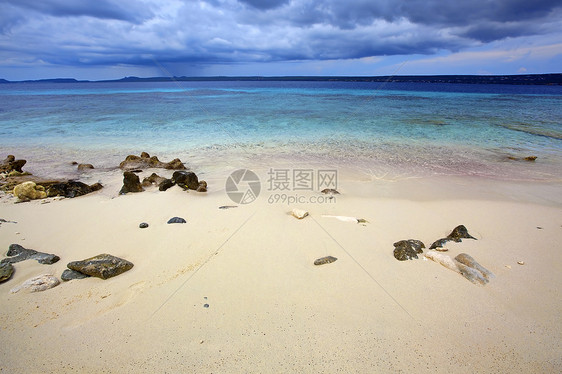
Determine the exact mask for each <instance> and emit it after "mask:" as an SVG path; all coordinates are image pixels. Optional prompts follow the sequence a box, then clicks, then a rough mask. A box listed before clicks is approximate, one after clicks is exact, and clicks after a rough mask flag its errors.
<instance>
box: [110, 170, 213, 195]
mask: <svg viewBox="0 0 562 374" xmlns="http://www.w3.org/2000/svg"><path fill="white" fill-rule="evenodd" d="M176 185H177V186H180V187H181V188H183V189H184V190H186V191H187V190H194V191H197V192H207V182H205V181H203V180H202V181H200V180H199V178H198V177H197V175H196V174H195V173H194V172H192V171H185V170H179V171H175V172H174V174H173V175H172V178H170V179H167V178H164V177H161V176H159V175H158V174H156V173H152V175H151V176H149V177H146V178H144V179H143V181H142V183H141V181H140V178H139V177H138V176H137V175H136V174H135V173H134V172H132V171H125V172H124V173H123V187H122V188H121V191H120V192H119V193H120V194H126V193H128V192H142V191H144V187H150V186H158V189H159V190H160V191H166V190H168V189H169V188H171V187H173V186H176Z"/></svg>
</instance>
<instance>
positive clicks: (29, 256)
mask: <svg viewBox="0 0 562 374" xmlns="http://www.w3.org/2000/svg"><path fill="white" fill-rule="evenodd" d="M6 256H8V257H7V258H4V259H2V261H0V263H11V264H15V263H16V262H20V261H25V260H37V262H39V263H40V264H46V265H51V264H54V263H55V262H57V261H58V260H60V257H59V256H57V255H54V254H49V253H44V252H37V251H36V250H33V249H26V248H24V247H22V246H21V245H19V244H10V247H9V249H8V253H6Z"/></svg>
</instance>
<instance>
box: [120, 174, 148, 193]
mask: <svg viewBox="0 0 562 374" xmlns="http://www.w3.org/2000/svg"><path fill="white" fill-rule="evenodd" d="M142 191H144V189H143V188H142V185H141V182H140V179H139V176H138V175H136V174H135V173H132V172H130V171H126V172H124V173H123V187H121V191H119V193H120V194H121V195H123V194H126V193H127V192H142Z"/></svg>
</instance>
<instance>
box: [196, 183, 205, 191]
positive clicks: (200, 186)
mask: <svg viewBox="0 0 562 374" xmlns="http://www.w3.org/2000/svg"><path fill="white" fill-rule="evenodd" d="M203 182H205V181H203ZM196 191H197V192H207V183H206V182H205V183H204V184H203V183H201V182H199V187H197V190H196Z"/></svg>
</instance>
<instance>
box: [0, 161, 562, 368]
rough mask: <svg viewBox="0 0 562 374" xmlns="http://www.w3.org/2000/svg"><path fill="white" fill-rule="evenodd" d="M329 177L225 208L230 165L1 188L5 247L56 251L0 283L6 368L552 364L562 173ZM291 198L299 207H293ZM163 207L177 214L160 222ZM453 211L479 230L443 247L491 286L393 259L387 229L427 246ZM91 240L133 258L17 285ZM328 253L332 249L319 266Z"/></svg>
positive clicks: (100, 248)
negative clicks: (152, 179)
mask: <svg viewBox="0 0 562 374" xmlns="http://www.w3.org/2000/svg"><path fill="white" fill-rule="evenodd" d="M153 171H155V170H145V171H143V173H142V176H144V175H150V173H152V172H153ZM156 172H159V173H162V171H161V170H156ZM266 172H267V171H266V170H259V171H258V175H265V174H264V173H266ZM339 175H340V180H339V183H338V190H339V191H340V192H341V194H340V195H336V196H335V197H334V199H332V200H330V201H329V202H327V203H322V204H319V203H316V204H313V203H303V204H293V205H288V204H286V203H285V204H283V203H271V201H270V202H268V199H267V195H268V194H270V191H265V190H263V191H262V196H260V197H259V198H258V199H257V200H256V201H254V202H253V203H251V204H246V205H240V206H238V207H237V208H231V209H218V208H219V206H224V205H236V204H233V202H232V201H230V199H229V198H228V196H227V194H226V193H225V179H226V177H227V174H224V172H221V173H218V172H217V173H216V174H214V175H207V176H206V180H207V182H208V184H209V191H208V192H207V193H197V192H194V191H189V192H185V191H183V190H182V189H180V188H179V187H177V186H175V187H173V188H171V189H169V190H168V191H165V192H161V191H158V189H157V188H148V189H147V190H146V191H144V192H142V193H136V194H135V193H129V194H127V195H121V196H120V195H118V191H119V188H120V187H121V184H122V182H121V180H122V175H121V173H120V172H115V173H113V174H111V178H110V179H108V180H104V181H102V183H104V186H105V188H104V189H103V190H101V191H98V192H94V193H92V194H89V195H86V196H82V197H78V198H74V199H63V200H52V201H50V202H49V203H44V202H42V201H40V200H36V201H31V202H27V203H20V204H14V202H15V199H14V198H10V197H9V196H7V195H4V196H3V197H2V199H1V200H0V218H3V219H5V220H7V221H13V222H17V223H13V222H5V223H2V224H1V226H0V247H1V248H2V251H3V255H5V253H6V251H7V249H8V246H9V245H10V244H12V243H17V244H20V245H22V246H24V247H26V248H31V249H35V250H38V251H42V252H47V253H55V254H57V255H58V256H60V258H61V260H60V261H59V262H57V263H55V264H53V265H42V264H39V263H37V262H36V261H33V260H27V261H23V262H20V263H17V264H15V265H14V267H15V269H16V271H15V273H14V275H13V276H12V278H11V279H10V280H9V281H7V282H4V283H2V284H0V300H1V301H0V303H1V305H2V313H1V314H0V318H1V322H0V337H1V339H2V348H1V349H0V362H2V364H1V369H0V371H2V372H6V373H78V372H79V373H149V372H158V373H187V372H201V373H320V372H323V373H336V372H340V373H355V372H357V373H375V372H379V373H395V372H427V373H430V372H431V373H435V372H439V373H448V372H473V373H476V372H479V373H498V372H501V373H508V372H517V371H519V372H527V373H546V372H558V371H559V370H560V367H562V360H561V358H560V357H561V355H560V352H561V342H562V320H561V317H560V310H561V308H562V297H561V295H560V286H561V285H562V275H561V274H562V262H561V261H560V253H559V248H558V247H559V246H558V245H557V243H559V242H560V241H562V188H561V185H560V183H559V182H550V183H547V182H544V183H543V182H533V183H530V182H529V183H523V182H520V183H518V182H506V181H494V180H491V179H483V178H466V177H465V178H461V177H441V178H413V179H403V180H382V179H376V178H372V177H371V178H370V177H368V176H358V175H357V174H355V173H354V172H352V171H350V172H346V171H340V174H339ZM105 177H106V178H107V175H105ZM300 195H302V196H304V197H306V199H309V198H310V197H312V196H318V195H319V194H318V193H315V192H302V193H300ZM48 201H49V200H48ZM307 201H309V200H307ZM295 207H296V208H302V209H305V210H307V211H308V212H309V216H308V217H305V218H304V219H302V220H297V219H295V218H294V217H292V216H291V215H289V214H288V212H289V211H290V210H291V209H292V208H295ZM325 215H328V216H329V215H332V216H334V215H336V216H337V215H341V216H350V217H357V218H363V219H365V220H367V221H368V222H367V223H364V224H358V223H353V222H344V221H340V220H337V219H333V218H330V217H323V216H325ZM174 216H179V217H183V218H185V219H186V221H187V223H185V224H166V222H167V221H168V219H169V218H171V217H174ZM141 222H147V223H149V225H150V226H149V227H148V228H146V229H140V228H139V223H141ZM460 224H463V225H465V226H466V227H467V229H468V231H469V232H470V234H471V235H473V236H474V237H476V238H477V240H470V239H464V240H463V241H462V242H461V243H454V242H449V243H448V244H447V245H446V247H447V248H448V249H449V252H447V254H449V255H451V257H454V256H456V255H457V254H459V253H463V252H464V253H468V254H470V255H471V256H472V257H474V258H475V259H476V260H477V261H478V262H479V263H480V264H481V265H483V266H484V267H486V268H487V269H489V270H490V271H491V272H492V273H493V274H494V275H495V277H494V278H492V279H491V280H490V282H489V283H488V284H487V285H485V286H479V285H475V284H473V283H471V282H469V281H468V280H466V279H464V278H463V277H462V276H461V275H459V274H457V273H455V272H453V271H451V270H449V269H446V268H445V267H443V266H441V265H439V264H437V263H435V262H433V261H429V260H427V259H425V258H423V255H421V256H420V258H419V259H417V260H411V261H397V260H396V259H395V258H394V257H393V249H394V247H393V243H394V242H396V241H399V240H402V239H418V240H421V241H423V242H424V243H425V245H426V247H429V245H430V244H431V243H432V242H433V241H434V240H436V239H439V238H442V237H445V236H446V235H447V234H449V233H450V232H451V230H452V229H453V228H454V227H455V226H457V225H460ZM425 251H427V249H424V252H425ZM100 253H110V254H112V255H115V256H118V257H121V258H124V259H127V260H128V261H131V262H133V263H134V267H133V269H131V270H130V271H128V272H126V273H123V274H121V275H119V276H116V277H114V278H110V279H108V280H102V279H98V278H94V277H92V278H87V279H81V280H71V281H69V282H62V283H61V284H60V285H59V286H57V287H55V288H53V289H49V290H47V291H43V292H37V293H25V292H19V293H15V294H13V293H10V289H12V288H13V287H15V286H16V285H19V284H21V283H22V282H24V281H25V280H27V279H29V278H31V277H33V276H36V275H40V274H52V275H54V276H57V277H59V278H60V275H61V273H62V272H63V270H65V269H66V265H67V263H69V262H70V261H75V260H81V259H85V258H88V257H92V256H94V255H97V254H100ZM328 255H330V256H334V257H336V258H337V259H338V260H337V261H336V262H333V263H331V264H326V265H322V266H315V265H314V264H313V262H314V260H315V259H317V258H320V257H324V256H328ZM518 262H522V263H523V265H520V264H518Z"/></svg>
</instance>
